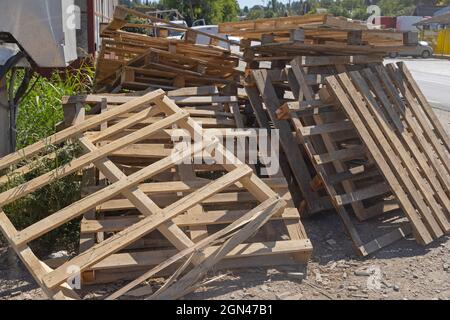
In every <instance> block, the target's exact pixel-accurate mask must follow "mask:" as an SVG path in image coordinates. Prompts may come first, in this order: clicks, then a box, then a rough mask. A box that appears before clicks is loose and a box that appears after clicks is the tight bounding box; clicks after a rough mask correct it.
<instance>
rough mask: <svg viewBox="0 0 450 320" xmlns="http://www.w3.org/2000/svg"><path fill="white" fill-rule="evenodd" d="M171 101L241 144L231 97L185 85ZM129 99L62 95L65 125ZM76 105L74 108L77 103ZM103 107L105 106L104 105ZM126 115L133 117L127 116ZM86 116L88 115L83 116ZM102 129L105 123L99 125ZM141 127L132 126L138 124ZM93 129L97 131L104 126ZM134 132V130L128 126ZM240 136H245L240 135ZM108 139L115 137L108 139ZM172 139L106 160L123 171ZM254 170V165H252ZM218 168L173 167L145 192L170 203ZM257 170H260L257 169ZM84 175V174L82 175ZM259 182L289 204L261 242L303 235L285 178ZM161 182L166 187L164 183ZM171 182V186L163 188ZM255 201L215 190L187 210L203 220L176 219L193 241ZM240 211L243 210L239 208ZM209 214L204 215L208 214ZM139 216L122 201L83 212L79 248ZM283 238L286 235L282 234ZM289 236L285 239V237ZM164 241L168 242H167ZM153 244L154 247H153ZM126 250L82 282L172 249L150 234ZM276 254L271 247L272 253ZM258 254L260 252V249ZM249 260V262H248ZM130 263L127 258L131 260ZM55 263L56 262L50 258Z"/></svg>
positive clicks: (122, 272)
mask: <svg viewBox="0 0 450 320" xmlns="http://www.w3.org/2000/svg"><path fill="white" fill-rule="evenodd" d="M168 95H169V97H170V98H171V99H173V100H174V101H176V102H177V104H178V105H179V106H180V107H181V108H182V109H183V110H185V111H187V112H188V113H189V114H190V115H191V118H192V119H193V120H195V121H196V122H197V123H198V124H201V125H202V127H203V128H204V132H203V134H209V132H212V133H214V132H215V134H216V136H223V144H227V146H228V144H229V142H230V139H233V138H234V137H233V135H235V136H236V137H235V139H236V141H239V142H240V143H242V144H245V142H243V141H242V139H241V137H240V135H243V134H245V132H236V133H235V132H234V130H232V129H234V128H243V127H244V119H243V118H242V116H241V113H240V112H239V105H238V100H237V98H236V97H234V96H223V95H219V92H218V90H217V88H215V87H200V88H184V89H180V90H176V91H171V92H168ZM132 99H133V97H127V96H119V95H104V96H101V95H89V96H79V97H69V98H67V99H65V103H66V105H65V108H64V109H65V111H66V120H67V122H68V124H70V123H72V122H73V121H75V122H76V123H80V122H79V121H80V117H78V116H76V112H70V110H80V108H82V107H84V105H90V106H91V112H101V110H102V104H103V105H104V106H105V107H104V108H103V109H111V108H117V107H120V104H122V103H126V102H128V101H130V100H132ZM77 105H78V107H77ZM106 106H107V107H106ZM129 116H132V115H131V114H130V115H129ZM88 117H90V115H88ZM104 125H105V127H104V128H107V124H104ZM140 125H141V123H140V124H137V127H139V126H140ZM104 128H98V129H97V130H100V132H101V130H104ZM128 130H129V131H130V130H136V127H135V128H129V129H128ZM89 134H92V135H95V134H98V131H97V132H95V131H93V132H90V133H89ZM244 138H245V137H244ZM110 139H114V137H111V138H110ZM172 144H173V143H172V141H170V139H169V136H162V137H160V136H158V137H156V136H155V138H154V139H153V140H151V139H147V140H146V141H145V142H142V143H139V144H134V145H130V146H128V148H127V149H123V150H121V151H119V152H117V153H115V154H113V155H112V157H111V160H112V161H113V162H114V163H115V164H116V165H117V166H119V167H120V168H121V169H122V170H126V171H127V172H134V171H136V170H138V169H139V168H141V167H143V166H146V165H149V164H151V163H153V162H154V161H156V160H157V159H159V158H161V157H164V156H165V155H166V153H167V152H168V151H170V149H171V145H172ZM255 169H256V168H255ZM222 171H223V168H221V166H218V165H208V166H205V165H194V166H178V167H176V168H174V170H173V171H172V172H170V173H169V172H166V173H165V174H164V175H160V176H156V177H154V179H156V180H157V181H158V185H160V189H153V190H152V189H146V188H145V187H143V188H144V189H146V190H147V191H145V192H148V193H149V194H152V195H153V197H154V198H153V199H154V200H155V202H156V203H157V204H158V205H160V206H164V205H166V204H167V203H171V202H174V201H176V200H178V199H179V197H180V195H178V194H176V193H174V192H175V191H176V192H179V193H187V192H190V191H191V190H196V189H198V188H200V187H202V186H204V184H205V180H204V179H205V177H208V176H209V175H211V174H212V175H214V176H216V175H218V174H221V172H222ZM259 171H260V170H259ZM86 175H87V174H85V176H86ZM95 176H98V177H99V178H97V179H98V181H97V182H96V183H95V185H96V187H91V188H90V189H91V190H90V192H92V191H95V190H97V189H98V188H99V185H101V182H100V181H101V180H102V179H101V177H100V176H99V175H98V174H96V175H95ZM263 181H264V182H265V183H267V184H268V185H269V186H270V187H271V188H272V189H273V190H274V191H275V192H277V193H278V194H279V195H280V197H282V198H283V199H284V200H285V201H286V202H287V204H288V208H287V209H286V210H285V211H284V212H283V214H282V215H280V216H277V217H273V219H272V222H271V223H269V224H267V225H266V226H265V227H264V228H263V229H264V230H262V231H261V233H260V235H259V237H261V238H264V239H265V240H264V241H278V242H279V244H282V245H286V244H287V242H283V241H282V240H283V239H282V238H280V237H279V236H280V235H283V234H284V237H285V238H284V240H287V241H290V240H296V239H305V238H306V234H305V231H304V229H303V226H302V225H301V223H300V217H299V213H298V210H297V209H296V206H295V204H294V202H293V201H292V199H291V194H290V192H289V190H288V189H287V182H286V180H285V179H284V177H283V176H282V175H281V173H278V172H277V173H276V174H272V175H270V176H267V175H265V177H264V178H263ZM164 186H165V187H164ZM168 186H172V187H170V188H169V187H168ZM254 202H255V198H254V197H253V196H251V194H250V193H248V192H244V190H242V189H241V188H235V187H233V188H229V189H228V190H225V191H224V192H223V193H220V194H217V195H215V196H214V197H211V198H210V199H207V200H205V201H204V202H203V203H202V204H201V205H199V206H197V207H196V208H193V209H192V214H194V215H195V216H198V215H199V214H201V215H202V216H203V217H204V218H205V219H206V220H202V219H196V220H192V221H191V222H189V220H187V219H184V220H183V221H181V220H180V222H179V223H180V224H181V225H182V226H183V227H184V228H186V229H187V231H188V233H189V235H190V237H191V239H192V240H193V241H194V242H196V241H200V240H202V239H203V238H205V237H206V236H208V230H211V228H213V229H214V228H215V226H217V225H219V224H225V223H229V222H230V221H232V220H230V218H231V219H232V217H235V216H240V215H241V213H242V209H243V208H244V207H251V206H252V205H253V204H254ZM244 211H245V210H244ZM208 217H209V218H208ZM140 219H142V217H141V216H140V215H139V212H137V211H136V207H135V206H134V205H133V204H132V203H130V202H129V201H127V200H126V199H120V198H117V199H114V200H111V201H108V202H105V203H103V204H102V205H101V206H98V207H97V208H96V210H95V211H94V212H91V213H89V214H86V215H85V217H84V220H83V221H82V224H81V234H82V237H81V243H80V251H84V250H87V249H88V248H90V247H92V246H94V245H95V243H99V242H101V241H104V239H105V234H110V233H113V232H119V231H121V230H122V229H124V228H126V227H127V226H129V225H130V224H131V223H134V222H135V221H139V220H140ZM286 237H287V238H286ZM288 239H290V240H288ZM168 245H169V246H168ZM155 248H156V249H155ZM129 249H130V250H140V252H139V254H136V253H135V254H134V262H132V263H128V264H127V263H124V262H123V261H113V260H110V264H109V265H108V264H103V265H102V266H98V267H96V268H94V269H93V270H92V272H91V273H90V274H88V273H85V276H86V277H85V278H86V279H85V280H86V281H87V282H89V283H99V282H111V281H115V280H119V279H124V278H125V279H128V278H129V277H130V275H132V274H133V273H132V272H134V273H139V270H142V268H144V267H145V266H147V264H148V263H150V262H148V261H149V260H148V259H146V256H147V257H151V256H152V255H163V254H164V255H166V252H171V251H172V250H173V249H172V248H170V243H169V244H168V243H167V241H166V240H165V239H161V237H158V236H157V235H155V234H153V235H150V237H146V238H143V239H141V240H140V242H139V243H135V244H134V246H133V247H132V248H129ZM274 252H275V251H274ZM261 255H265V254H264V253H261ZM307 257H308V256H307V255H303V254H302V253H300V254H295V253H292V252H291V253H287V254H283V253H282V252H281V251H280V253H279V254H278V257H277V260H276V262H274V261H273V260H270V261H269V260H266V261H265V262H264V261H263V260H264V259H263V258H262V257H261V258H258V259H254V258H247V259H241V260H242V261H241V262H240V263H239V265H240V266H248V265H259V266H262V265H264V264H267V263H268V264H270V265H273V264H274V263H276V264H292V263H295V264H297V263H299V262H301V263H305V262H306V261H307V260H306V259H307ZM252 260H253V261H252ZM130 261H131V260H130ZM52 263H55V262H52ZM236 266H237V264H234V263H231V262H230V263H229V264H228V267H233V268H234V267H236Z"/></svg>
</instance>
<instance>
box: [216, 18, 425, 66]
mask: <svg viewBox="0 0 450 320" xmlns="http://www.w3.org/2000/svg"><path fill="white" fill-rule="evenodd" d="M219 32H220V33H223V34H227V35H231V36H235V37H240V38H241V39H242V40H241V45H242V47H243V48H244V60H245V61H246V62H247V63H248V64H249V65H250V66H251V68H252V69H258V65H259V63H261V62H272V63H274V62H277V63H282V62H289V61H291V60H292V59H293V58H295V57H296V56H308V55H315V56H330V55H331V56H336V55H339V56H354V59H365V60H367V59H370V60H372V61H373V62H376V61H381V60H382V59H383V57H385V56H386V55H387V54H388V53H391V52H401V51H403V50H408V46H415V45H417V42H418V34H417V33H415V32H398V31H395V30H390V29H369V27H368V25H367V23H361V22H355V21H348V20H347V19H345V18H340V17H333V16H330V15H328V14H323V15H307V16H298V17H286V18H275V19H262V20H252V21H242V22H229V23H223V24H220V25H219ZM369 57H370V58H369Z"/></svg>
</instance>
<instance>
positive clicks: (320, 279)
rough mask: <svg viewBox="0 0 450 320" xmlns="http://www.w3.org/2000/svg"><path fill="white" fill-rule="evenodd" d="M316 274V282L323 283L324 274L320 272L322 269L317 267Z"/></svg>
mask: <svg viewBox="0 0 450 320" xmlns="http://www.w3.org/2000/svg"><path fill="white" fill-rule="evenodd" d="M314 273H315V275H316V282H317V283H321V282H322V275H321V274H320V271H319V270H318V269H317V270H315V271H314Z"/></svg>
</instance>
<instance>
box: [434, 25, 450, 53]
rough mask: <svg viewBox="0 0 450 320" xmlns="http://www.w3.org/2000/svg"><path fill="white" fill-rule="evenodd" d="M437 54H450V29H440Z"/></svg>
mask: <svg viewBox="0 0 450 320" xmlns="http://www.w3.org/2000/svg"><path fill="white" fill-rule="evenodd" d="M435 54H445V55H450V29H444V30H441V31H439V34H438V37H437V42H436V49H435Z"/></svg>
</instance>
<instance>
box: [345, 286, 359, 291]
mask: <svg viewBox="0 0 450 320" xmlns="http://www.w3.org/2000/svg"><path fill="white" fill-rule="evenodd" d="M347 290H348V291H358V287H357V286H349V287H347Z"/></svg>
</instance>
